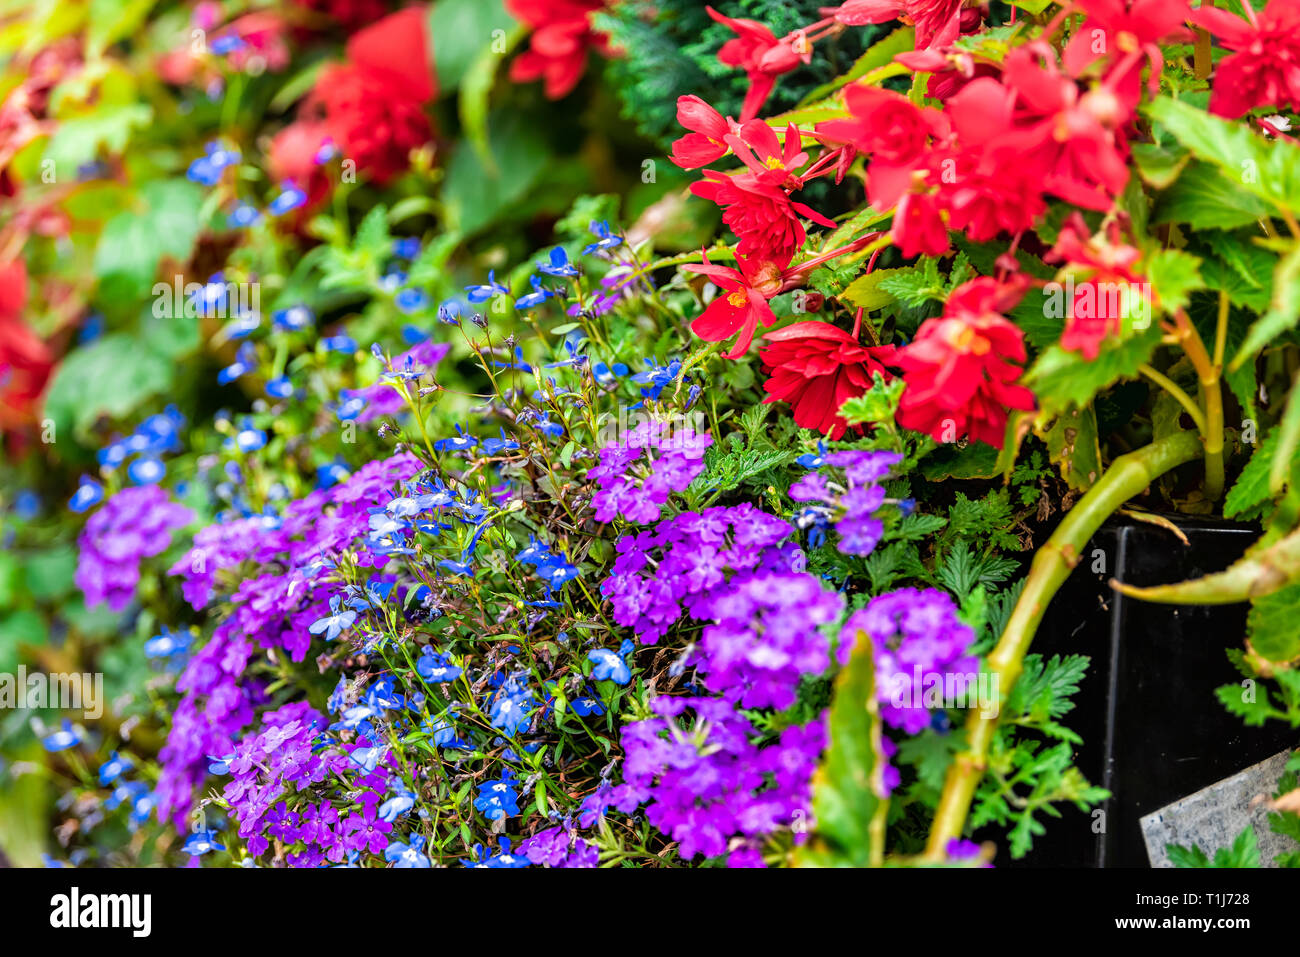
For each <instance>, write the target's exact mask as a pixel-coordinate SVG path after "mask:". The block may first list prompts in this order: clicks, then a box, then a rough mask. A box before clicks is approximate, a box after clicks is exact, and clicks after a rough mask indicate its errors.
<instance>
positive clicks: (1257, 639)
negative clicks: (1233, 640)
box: [1246, 582, 1300, 662]
mask: <svg viewBox="0 0 1300 957" xmlns="http://www.w3.org/2000/svg"><path fill="white" fill-rule="evenodd" d="M1297 621H1300V582H1292V583H1291V584H1289V585H1287V586H1286V587H1284V588H1281V589H1279V590H1277V591H1275V592H1273V593H1272V594H1269V595H1264V596H1262V597H1260V598H1254V599H1252V600H1251V603H1250V614H1248V615H1247V616H1246V630H1247V632H1248V633H1249V635H1250V646H1251V647H1252V648H1253V649H1254V650H1255V653H1256V654H1258V655H1260V656H1261V657H1263V658H1267V659H1268V660H1269V661H1276V662H1287V661H1291V660H1292V659H1294V658H1296V657H1297V656H1300V628H1297V627H1296V622H1297Z"/></svg>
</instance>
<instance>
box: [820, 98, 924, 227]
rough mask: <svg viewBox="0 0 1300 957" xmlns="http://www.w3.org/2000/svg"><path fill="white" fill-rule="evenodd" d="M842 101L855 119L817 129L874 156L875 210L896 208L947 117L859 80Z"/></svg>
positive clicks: (870, 192) (870, 190)
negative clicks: (864, 84) (932, 137)
mask: <svg viewBox="0 0 1300 957" xmlns="http://www.w3.org/2000/svg"><path fill="white" fill-rule="evenodd" d="M844 103H845V105H846V106H847V107H848V110H849V113H850V114H851V115H852V117H853V118H852V119H848V120H829V121H827V122H825V123H818V124H817V132H818V134H819V135H821V136H824V137H825V138H826V139H828V140H830V141H832V142H837V143H848V144H849V145H851V146H852V147H853V148H854V149H856V150H857V151H858V152H860V153H870V154H871V166H870V169H869V171H868V176H867V197H868V199H869V201H870V203H871V205H872V206H873V207H875V208H876V209H892V208H893V206H894V204H895V203H897V202H898V200H899V197H901V196H902V195H903V193H905V192H907V190H908V187H909V186H910V184H911V180H912V172H913V171H914V170H916V169H917V168H919V167H920V165H921V163H922V161H923V160H924V158H925V154H926V150H927V148H928V146H929V142H930V137H931V136H932V135H934V134H935V133H936V132H941V131H943V128H944V122H945V121H944V120H943V118H942V117H941V115H940V114H938V113H937V112H936V111H934V110H929V109H926V110H922V109H921V108H920V107H918V106H917V105H916V104H914V103H913V102H912V101H911V100H909V99H908V98H907V97H905V96H901V95H900V94H898V93H894V92H891V91H890V90H881V89H877V88H875V87H870V86H863V85H861V84H857V85H854V86H851V87H849V88H848V90H847V91H845V94H844Z"/></svg>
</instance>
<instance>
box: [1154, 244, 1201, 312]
mask: <svg viewBox="0 0 1300 957" xmlns="http://www.w3.org/2000/svg"><path fill="white" fill-rule="evenodd" d="M1146 273H1147V276H1148V278H1150V280H1151V286H1152V288H1153V289H1154V290H1155V293H1156V299H1157V301H1158V302H1159V304H1160V308H1161V309H1163V310H1164V311H1165V312H1173V311H1175V310H1177V309H1185V308H1186V307H1187V303H1188V300H1189V299H1190V298H1191V294H1192V293H1193V292H1196V291H1197V290H1199V289H1204V288H1205V280H1203V279H1202V278H1201V260H1200V259H1198V258H1197V257H1196V256H1193V255H1191V254H1190V253H1185V252H1181V251H1179V250H1177V249H1162V250H1160V251H1159V252H1156V253H1153V254H1152V255H1151V256H1149V257H1147V262H1146Z"/></svg>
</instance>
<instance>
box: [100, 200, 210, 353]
mask: <svg viewBox="0 0 1300 957" xmlns="http://www.w3.org/2000/svg"><path fill="white" fill-rule="evenodd" d="M136 196H137V198H138V200H139V206H138V208H136V209H130V210H126V211H124V212H121V213H118V214H117V215H116V216H114V217H113V218H112V219H110V220H109V221H108V222H107V223H106V224H105V225H104V231H103V233H101V234H100V237H99V244H98V245H97V246H96V247H95V275H96V276H98V277H100V278H101V279H107V278H109V277H119V278H121V279H122V280H123V281H124V282H129V283H130V284H131V285H132V286H134V287H147V286H148V285H149V282H150V280H151V279H153V277H154V274H155V273H156V272H157V269H158V263H159V261H160V260H161V259H162V258H163V257H164V256H170V257H171V258H172V259H174V260H176V261H177V262H178V263H184V262H186V261H187V260H188V259H189V258H190V253H191V252H192V251H193V250H194V243H195V241H196V240H197V239H198V236H199V232H200V230H201V229H202V224H201V223H200V222H199V207H200V206H202V204H203V190H202V189H201V188H200V187H199V186H198V185H197V184H195V183H191V182H189V181H187V180H183V179H168V180H153V181H151V182H147V183H144V184H143V185H141V186H140V188H139V190H138V191H137V193H136ZM141 298H143V297H141ZM123 368H129V364H128V366H124V367H123Z"/></svg>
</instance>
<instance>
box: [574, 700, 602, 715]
mask: <svg viewBox="0 0 1300 957" xmlns="http://www.w3.org/2000/svg"><path fill="white" fill-rule="evenodd" d="M569 707H570V708H572V709H573V711H574V713H575V714H577V715H578V716H579V717H583V718H585V717H587V716H588V715H593V714H594V715H596V716H598V717H599V716H600V715H602V714H604V713H605V706H604V705H602V704H601V703H600V699H598V698H594V697H592V696H591V695H583V696H582V697H581V698H576V699H574V700H573V701H570V702H569Z"/></svg>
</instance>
